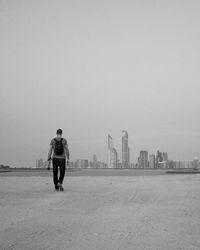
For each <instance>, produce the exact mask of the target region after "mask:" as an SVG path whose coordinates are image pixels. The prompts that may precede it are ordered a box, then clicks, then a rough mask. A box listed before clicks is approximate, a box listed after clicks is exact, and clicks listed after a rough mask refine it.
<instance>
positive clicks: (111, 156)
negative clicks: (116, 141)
mask: <svg viewBox="0 0 200 250" xmlns="http://www.w3.org/2000/svg"><path fill="white" fill-rule="evenodd" d="M117 163H118V157H117V150H116V149H115V148H114V147H113V138H112V137H111V136H110V135H108V158H107V167H108V168H117Z"/></svg>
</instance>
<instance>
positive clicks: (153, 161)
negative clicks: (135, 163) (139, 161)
mask: <svg viewBox="0 0 200 250" xmlns="http://www.w3.org/2000/svg"><path fill="white" fill-rule="evenodd" d="M155 167H156V156H155V155H154V154H151V155H150V156H149V168H155Z"/></svg>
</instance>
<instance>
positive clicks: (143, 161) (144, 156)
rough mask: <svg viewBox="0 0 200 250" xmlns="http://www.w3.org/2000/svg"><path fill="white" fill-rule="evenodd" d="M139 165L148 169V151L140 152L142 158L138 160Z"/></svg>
mask: <svg viewBox="0 0 200 250" xmlns="http://www.w3.org/2000/svg"><path fill="white" fill-rule="evenodd" d="M138 165H139V168H148V167H149V164H148V152H147V151H144V150H143V151H140V156H139V158H138Z"/></svg>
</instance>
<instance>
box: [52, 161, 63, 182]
mask: <svg viewBox="0 0 200 250" xmlns="http://www.w3.org/2000/svg"><path fill="white" fill-rule="evenodd" d="M58 167H59V168H60V176H59V179H58ZM64 177H65V159H58V158H53V182H54V185H55V187H57V184H58V182H59V183H61V184H62V183H63V180H64Z"/></svg>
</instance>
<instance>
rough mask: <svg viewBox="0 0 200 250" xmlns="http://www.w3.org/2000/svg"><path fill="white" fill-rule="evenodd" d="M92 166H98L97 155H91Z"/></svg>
mask: <svg viewBox="0 0 200 250" xmlns="http://www.w3.org/2000/svg"><path fill="white" fill-rule="evenodd" d="M92 165H93V166H92V167H93V168H98V161H97V156H96V155H93V163H92Z"/></svg>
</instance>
